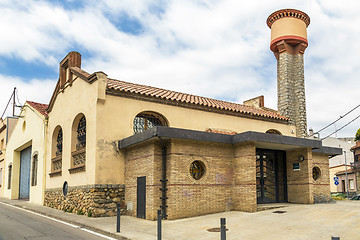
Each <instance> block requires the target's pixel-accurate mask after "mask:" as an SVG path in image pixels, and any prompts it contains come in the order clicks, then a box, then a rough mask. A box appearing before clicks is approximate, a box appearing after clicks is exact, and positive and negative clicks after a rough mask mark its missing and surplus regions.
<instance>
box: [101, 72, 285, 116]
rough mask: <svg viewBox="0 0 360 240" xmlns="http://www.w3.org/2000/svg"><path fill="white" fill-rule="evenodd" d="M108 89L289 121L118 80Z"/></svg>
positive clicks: (111, 80)
mask: <svg viewBox="0 0 360 240" xmlns="http://www.w3.org/2000/svg"><path fill="white" fill-rule="evenodd" d="M107 88H108V89H110V90H116V91H120V92H130V93H134V94H140V95H145V96H149V97H155V98H162V99H168V100H170V101H177V102H186V103H190V104H196V105H202V106H207V107H211V108H217V109H224V110H227V111H232V112H239V113H245V114H249V115H254V116H259V117H266V118H273V119H277V120H283V121H287V120H288V119H287V118H286V117H284V116H282V115H280V114H279V113H278V112H273V111H267V110H263V109H257V108H253V107H250V106H245V105H241V104H237V103H231V102H226V101H221V100H216V99H211V98H206V97H200V96H196V95H192V94H187V93H180V92H175V91H171V90H166V89H161V88H156V87H150V86H145V85H141V84H135V83H129V82H124V81H120V80H116V79H111V78H109V79H108V84H107Z"/></svg>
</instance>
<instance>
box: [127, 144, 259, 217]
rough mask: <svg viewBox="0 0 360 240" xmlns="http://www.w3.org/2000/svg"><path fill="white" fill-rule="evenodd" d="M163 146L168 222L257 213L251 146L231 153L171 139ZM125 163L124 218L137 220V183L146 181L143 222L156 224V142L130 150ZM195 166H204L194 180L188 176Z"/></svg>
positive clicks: (158, 157)
mask: <svg viewBox="0 0 360 240" xmlns="http://www.w3.org/2000/svg"><path fill="white" fill-rule="evenodd" d="M166 146H167V155H166V156H167V169H166V173H167V180H168V182H167V189H168V190H167V198H168V199H167V203H166V204H167V206H168V207H167V215H168V219H178V218H184V217H193V216H199V215H204V214H210V213H217V212H223V211H230V210H242V211H256V173H255V171H256V166H255V165H256V161H255V146H254V144H238V145H237V146H236V147H235V148H234V147H233V146H232V145H227V144H220V143H207V142H199V141H190V140H179V139H172V140H168V142H167V143H166ZM234 150H235V155H234ZM125 157H126V160H125V168H126V169H125V185H126V187H125V201H126V203H127V204H128V205H129V206H130V205H132V209H131V210H128V211H127V214H129V215H130V216H136V211H137V206H136V204H137V177H142V176H146V219H152V220H153V219H156V217H157V210H158V209H160V206H161V200H160V197H161V191H160V188H161V182H160V179H161V171H162V170H161V169H162V151H161V145H160V141H158V140H151V141H148V142H145V143H142V144H138V145H136V146H133V147H130V148H128V149H127V150H126V151H125ZM194 161H201V162H202V163H203V164H204V166H205V173H204V175H203V176H202V177H201V178H200V179H199V180H195V179H194V178H193V177H192V176H191V174H190V166H191V163H192V162H194ZM235 179H236V181H235Z"/></svg>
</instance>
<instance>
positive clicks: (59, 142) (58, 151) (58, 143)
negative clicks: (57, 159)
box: [56, 129, 63, 156]
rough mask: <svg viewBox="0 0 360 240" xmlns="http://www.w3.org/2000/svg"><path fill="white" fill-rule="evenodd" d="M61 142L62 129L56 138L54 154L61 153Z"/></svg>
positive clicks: (58, 154)
mask: <svg viewBox="0 0 360 240" xmlns="http://www.w3.org/2000/svg"><path fill="white" fill-rule="evenodd" d="M62 143H63V133H62V129H60V130H59V133H58V135H57V138H56V156H60V155H61V154H62Z"/></svg>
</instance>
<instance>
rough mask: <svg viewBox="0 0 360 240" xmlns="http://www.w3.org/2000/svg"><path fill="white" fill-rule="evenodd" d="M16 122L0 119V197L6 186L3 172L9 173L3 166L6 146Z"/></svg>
mask: <svg viewBox="0 0 360 240" xmlns="http://www.w3.org/2000/svg"><path fill="white" fill-rule="evenodd" d="M16 122H17V118H16V117H7V118H5V119H0V197H3V196H4V189H5V186H6V181H5V171H9V169H8V168H7V167H6V164H5V157H6V145H7V142H8V141H9V138H10V137H11V134H12V131H13V129H14V127H15V124H16Z"/></svg>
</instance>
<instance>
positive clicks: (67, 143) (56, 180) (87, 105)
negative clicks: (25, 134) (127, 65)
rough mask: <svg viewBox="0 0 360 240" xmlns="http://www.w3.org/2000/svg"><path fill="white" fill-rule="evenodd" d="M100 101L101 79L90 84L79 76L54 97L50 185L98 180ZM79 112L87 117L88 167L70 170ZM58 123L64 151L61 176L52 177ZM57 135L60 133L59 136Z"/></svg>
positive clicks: (49, 139) (49, 142) (48, 167)
mask: <svg viewBox="0 0 360 240" xmlns="http://www.w3.org/2000/svg"><path fill="white" fill-rule="evenodd" d="M96 101H97V82H95V83H93V84H90V83H87V82H85V81H83V80H81V79H75V81H74V82H73V83H72V84H71V85H67V87H66V88H65V89H64V91H60V92H59V93H58V95H57V97H56V100H55V101H54V105H53V107H52V110H51V111H50V112H49V122H48V134H47V135H48V137H47V139H46V144H47V158H46V162H47V165H46V182H47V186H46V188H60V187H62V186H63V183H64V181H67V183H68V185H69V186H80V185H87V184H95V155H96V126H97V123H96ZM78 114H84V116H85V118H86V171H83V172H77V173H72V174H70V173H69V171H68V169H70V168H71V160H72V155H71V152H72V137H71V136H72V126H73V122H74V119H75V118H76V117H77V116H78ZM57 126H60V127H61V128H62V132H63V153H62V173H61V176H54V177H50V175H49V173H50V172H51V158H52V157H54V156H55V154H54V153H53V152H52V151H53V149H55V148H53V147H52V145H53V141H52V139H53V135H54V130H55V128H56V127H57ZM55 139H56V136H55Z"/></svg>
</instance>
